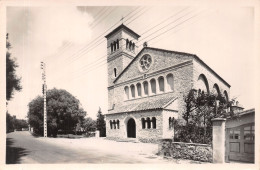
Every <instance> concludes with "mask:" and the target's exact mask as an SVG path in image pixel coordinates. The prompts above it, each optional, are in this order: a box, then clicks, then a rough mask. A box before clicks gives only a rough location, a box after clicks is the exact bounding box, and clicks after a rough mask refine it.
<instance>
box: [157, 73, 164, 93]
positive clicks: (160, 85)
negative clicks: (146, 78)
mask: <svg viewBox="0 0 260 170" xmlns="http://www.w3.org/2000/svg"><path fill="white" fill-rule="evenodd" d="M158 80H159V90H160V92H164V78H163V77H162V76H161V77H159V79H158Z"/></svg>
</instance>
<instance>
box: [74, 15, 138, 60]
mask: <svg viewBox="0 0 260 170" xmlns="http://www.w3.org/2000/svg"><path fill="white" fill-rule="evenodd" d="M134 11H135V10H134ZM132 12H133V11H132ZM132 12H130V13H129V14H131V13H132ZM129 14H127V15H126V17H127V16H128V15H129ZM119 22H120V21H119ZM115 25H116V24H114V25H113V26H115ZM113 26H112V27H110V28H113ZM107 31H109V29H108V30H106V31H105V32H103V33H102V34H101V35H100V36H99V37H101V36H102V35H104V34H105V33H106V32H107ZM99 37H97V38H95V39H94V40H93V41H92V42H90V43H88V45H87V46H86V47H83V48H82V49H80V50H79V51H78V52H76V53H74V54H73V55H72V56H71V57H70V58H71V60H69V62H70V61H75V58H76V60H77V59H79V58H80V57H81V56H82V55H80V54H82V53H84V52H85V51H86V50H88V48H90V47H91V46H94V45H96V44H97V43H99V41H100V40H102V42H105V40H103V37H102V39H100V40H98V38H99ZM92 43H94V44H92ZM100 44H101V43H99V44H98V45H100ZM98 45H97V46H98ZM97 46H96V47H97ZM88 52H89V51H88ZM77 55H80V56H79V57H74V56H77Z"/></svg>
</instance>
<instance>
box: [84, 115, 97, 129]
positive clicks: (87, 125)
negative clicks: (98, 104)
mask: <svg viewBox="0 0 260 170" xmlns="http://www.w3.org/2000/svg"><path fill="white" fill-rule="evenodd" d="M83 129H84V131H85V132H87V133H88V132H94V131H95V130H96V121H95V120H93V119H91V118H90V117H87V118H85V119H84V121H83Z"/></svg>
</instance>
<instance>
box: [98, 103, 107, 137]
mask: <svg viewBox="0 0 260 170" xmlns="http://www.w3.org/2000/svg"><path fill="white" fill-rule="evenodd" d="M97 130H99V131H100V136H101V137H105V136H106V121H105V117H104V115H103V114H102V111H101V108H99V110H98V114H97Z"/></svg>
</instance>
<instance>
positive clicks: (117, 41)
mask: <svg viewBox="0 0 260 170" xmlns="http://www.w3.org/2000/svg"><path fill="white" fill-rule="evenodd" d="M116 45H117V46H116V48H117V49H119V40H118V39H117V40H116Z"/></svg>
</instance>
